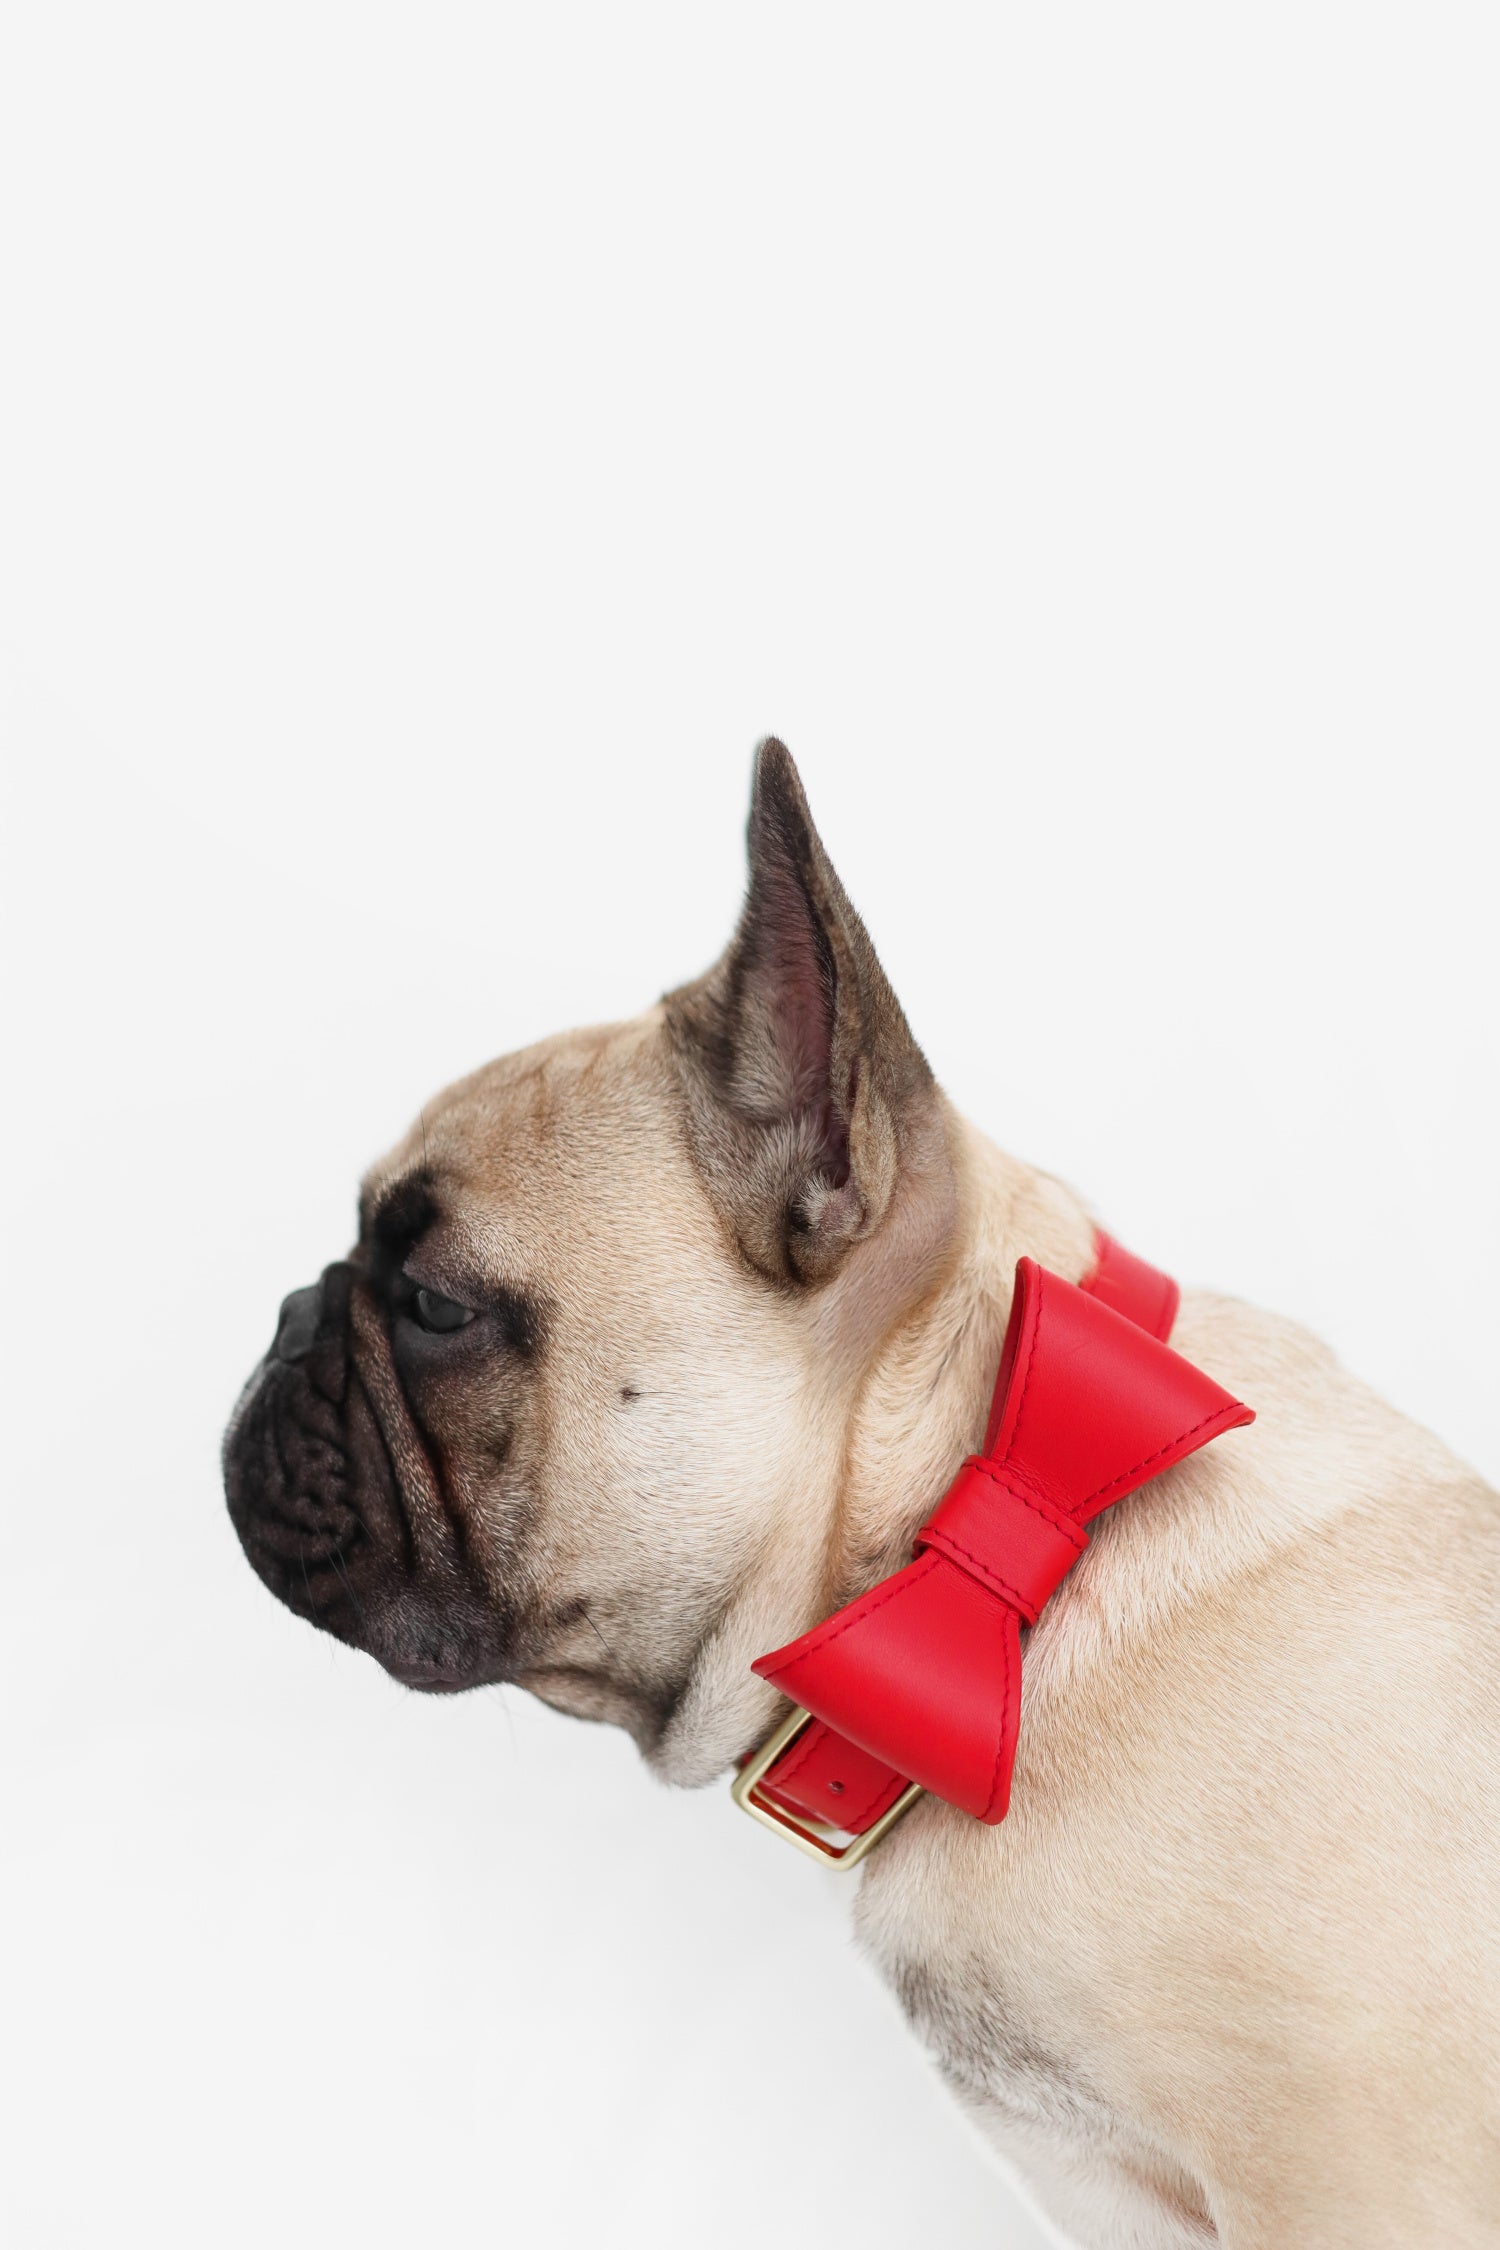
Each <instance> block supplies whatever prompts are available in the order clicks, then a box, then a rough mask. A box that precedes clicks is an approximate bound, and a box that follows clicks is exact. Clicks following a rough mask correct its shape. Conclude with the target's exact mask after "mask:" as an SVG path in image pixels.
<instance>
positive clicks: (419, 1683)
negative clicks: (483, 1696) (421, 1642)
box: [379, 1656, 493, 1695]
mask: <svg viewBox="0 0 1500 2250" xmlns="http://www.w3.org/2000/svg"><path fill="white" fill-rule="evenodd" d="M379 1661H380V1663H381V1664H382V1665H383V1666H384V1667H385V1669H386V1671H387V1672H389V1673H390V1675H391V1678H392V1679H393V1680H399V1681H400V1682H401V1685H402V1686H403V1687H409V1688H415V1689H416V1690H417V1692H418V1694H420V1695H464V1694H466V1693H467V1692H468V1690H469V1689H470V1688H475V1687H483V1686H485V1685H486V1682H485V1681H483V1680H479V1679H475V1678H474V1677H473V1676H472V1675H470V1674H465V1673H461V1672H452V1671H448V1670H446V1669H445V1668H444V1667H443V1666H441V1665H438V1664H412V1663H408V1662H405V1661H397V1660H396V1659H393V1658H391V1657H388V1656H383V1657H381V1658H380V1659H379ZM490 1684H493V1683H490Z"/></svg>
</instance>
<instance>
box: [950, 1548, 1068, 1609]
mask: <svg viewBox="0 0 1500 2250" xmlns="http://www.w3.org/2000/svg"><path fill="white" fill-rule="evenodd" d="M932 1541H933V1544H934V1546H936V1547H938V1548H940V1549H941V1550H942V1551H943V1552H944V1553H946V1552H947V1551H948V1550H950V1549H951V1550H952V1552H953V1554H954V1555H955V1556H958V1555H962V1556H963V1558H964V1560H963V1562H962V1563H960V1565H959V1568H960V1569H961V1570H962V1569H968V1570H969V1571H970V1573H971V1575H972V1576H974V1577H976V1578H982V1579H983V1580H984V1582H985V1584H986V1585H988V1586H991V1587H993V1589H994V1590H995V1592H996V1593H999V1594H1003V1595H1004V1596H1005V1598H1006V1600H1007V1601H1008V1602H1013V1603H1014V1604H1015V1606H1016V1608H1017V1609H1019V1610H1024V1611H1025V1613H1026V1615H1027V1617H1028V1618H1030V1617H1032V1616H1034V1615H1035V1613H1036V1610H1037V1608H1038V1606H1039V1605H1038V1604H1037V1603H1036V1602H1035V1601H1033V1599H1032V1597H1031V1595H1030V1594H1023V1593H1021V1592H1020V1591H1019V1589H1018V1588H1017V1587H1015V1586H1012V1585H1009V1584H1008V1583H1007V1582H1006V1580H1005V1579H1003V1578H1002V1577H1001V1576H1000V1573H999V1572H998V1571H997V1570H992V1569H991V1568H990V1566H989V1564H988V1563H987V1562H986V1561H985V1560H984V1559H983V1557H982V1556H980V1555H976V1554H973V1553H971V1551H970V1550H969V1549H968V1548H967V1547H961V1546H960V1545H959V1543H958V1541H957V1540H956V1539H953V1538H950V1536H949V1534H948V1533H947V1532H946V1531H935V1532H933V1534H932ZM1077 1560H1078V1557H1077V1555H1076V1554H1075V1556H1074V1557H1073V1561H1074V1562H1076V1561H1077ZM1071 1567H1072V1565H1071V1564H1070V1565H1069V1568H1070V1569H1071Z"/></svg>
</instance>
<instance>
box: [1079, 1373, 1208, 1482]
mask: <svg viewBox="0 0 1500 2250" xmlns="http://www.w3.org/2000/svg"><path fill="white" fill-rule="evenodd" d="M1238 1405H1239V1401H1238V1399H1234V1400H1232V1401H1231V1403H1230V1405H1229V1406H1228V1407H1223V1406H1216V1407H1215V1408H1214V1410H1213V1412H1212V1414H1205V1415H1204V1417H1203V1419H1202V1421H1201V1422H1195V1423H1194V1424H1193V1426H1192V1428H1191V1429H1190V1430H1184V1431H1183V1432H1182V1434H1181V1436H1180V1437H1174V1438H1169V1439H1168V1441H1167V1443H1166V1444H1165V1445H1161V1446H1158V1447H1157V1449H1156V1451H1155V1452H1154V1453H1148V1454H1147V1456H1146V1458H1145V1460H1144V1461H1137V1462H1136V1464H1135V1466H1134V1468H1131V1469H1121V1471H1120V1473H1119V1475H1118V1476H1113V1477H1110V1478H1109V1479H1108V1480H1107V1482H1106V1483H1104V1484H1101V1485H1100V1487H1099V1490H1098V1492H1091V1493H1090V1494H1089V1496H1088V1499H1087V1500H1084V1501H1081V1502H1080V1503H1079V1505H1080V1506H1081V1507H1084V1508H1087V1507H1089V1506H1091V1505H1092V1503H1093V1502H1094V1501H1095V1500H1097V1499H1099V1498H1100V1496H1101V1495H1102V1494H1104V1493H1106V1492H1109V1491H1112V1490H1113V1488H1114V1487H1115V1486H1116V1485H1117V1484H1128V1483H1129V1482H1130V1479H1131V1478H1132V1477H1134V1476H1139V1475H1140V1472H1141V1471H1142V1469H1149V1468H1150V1466H1151V1464H1152V1462H1153V1461H1160V1460H1161V1459H1162V1457H1163V1455H1165V1454H1168V1453H1170V1452H1172V1451H1173V1449H1174V1448H1175V1447H1177V1446H1179V1445H1185V1444H1186V1443H1187V1441H1188V1439H1189V1438H1190V1437H1196V1436H1197V1435H1198V1432H1199V1431H1200V1430H1206V1429H1207V1428H1208V1425H1209V1423H1210V1422H1217V1421H1218V1420H1219V1419H1220V1417H1221V1416H1222V1415H1224V1414H1226V1413H1229V1412H1232V1411H1233V1409H1234V1408H1235V1407H1237V1406H1238Z"/></svg>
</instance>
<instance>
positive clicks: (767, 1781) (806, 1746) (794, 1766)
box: [762, 1719, 828, 1789]
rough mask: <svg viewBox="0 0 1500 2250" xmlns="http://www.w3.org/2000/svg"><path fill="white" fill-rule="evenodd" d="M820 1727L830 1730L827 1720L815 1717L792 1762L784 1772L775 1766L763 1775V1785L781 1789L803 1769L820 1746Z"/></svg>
mask: <svg viewBox="0 0 1500 2250" xmlns="http://www.w3.org/2000/svg"><path fill="white" fill-rule="evenodd" d="M820 1727H821V1728H823V1731H824V1733H825V1734H826V1733H827V1731H828V1730H827V1725H826V1722H825V1721H824V1720H822V1719H815V1720H814V1721H813V1724H812V1725H811V1726H810V1727H809V1728H808V1730H807V1740H806V1741H805V1742H803V1743H801V1744H800V1745H799V1746H798V1750H797V1754H796V1756H795V1757H794V1758H793V1760H792V1762H791V1764H790V1765H789V1766H787V1767H786V1769H785V1771H784V1772H781V1773H778V1772H777V1770H776V1768H775V1766H773V1767H772V1768H771V1770H770V1772H769V1773H768V1774H766V1775H765V1776H764V1777H763V1781H762V1787H764V1788H766V1789H781V1788H783V1787H784V1786H785V1784H786V1783H787V1782H789V1781H790V1780H791V1778H792V1776H793V1774H795V1773H800V1772H801V1771H802V1768H803V1767H804V1766H805V1765H806V1764H807V1761H808V1759H809V1758H810V1757H811V1756H812V1754H813V1752H814V1751H815V1750H816V1749H817V1747H818V1729H819V1728H820Z"/></svg>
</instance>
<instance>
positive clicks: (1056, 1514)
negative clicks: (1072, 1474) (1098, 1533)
mask: <svg viewBox="0 0 1500 2250" xmlns="http://www.w3.org/2000/svg"><path fill="white" fill-rule="evenodd" d="M1016 1419H1017V1420H1018V1421H1019V1420H1020V1416H1019V1415H1018V1416H1017V1417H1016ZM966 1465H967V1466H968V1467H969V1468H971V1469H977V1470H978V1472H979V1474H980V1475H981V1476H985V1477H988V1478H989V1479H990V1482H991V1483H992V1484H997V1485H998V1486H999V1487H1000V1490H1001V1491H1002V1492H1003V1493H1005V1494H1006V1495H1007V1496H1008V1497H1009V1498H1010V1499H1012V1500H1017V1501H1019V1502H1020V1504H1021V1506H1022V1507H1023V1508H1029V1509H1030V1510H1031V1512H1032V1514H1033V1515H1034V1516H1040V1517H1041V1519H1042V1521H1043V1523H1047V1524H1050V1525H1051V1526H1052V1529H1053V1530H1054V1531H1058V1532H1061V1533H1062V1535H1063V1537H1064V1538H1066V1537H1067V1536H1068V1535H1069V1534H1070V1533H1072V1534H1073V1535H1074V1536H1076V1537H1077V1539H1078V1542H1079V1545H1078V1552H1079V1554H1080V1555H1081V1554H1082V1553H1083V1550H1084V1548H1085V1547H1086V1546H1087V1545H1088V1541H1087V1539H1085V1538H1084V1535H1083V1533H1082V1532H1081V1531H1079V1530H1078V1528H1077V1526H1076V1525H1075V1524H1074V1523H1073V1522H1072V1521H1071V1520H1070V1518H1069V1517H1067V1516H1065V1515H1064V1514H1063V1512H1062V1510H1061V1509H1060V1508H1056V1509H1054V1508H1051V1507H1044V1506H1040V1505H1039V1504H1038V1503H1037V1501H1035V1500H1029V1499H1028V1498H1027V1496H1026V1494H1025V1493H1024V1492H1021V1491H1017V1489H1016V1487H1015V1486H1014V1485H1013V1484H1012V1483H1011V1481H1010V1480H1011V1478H1012V1477H1017V1478H1019V1477H1020V1476H1021V1475H1022V1473H1023V1472H1022V1471H1020V1470H1019V1469H1013V1468H1010V1467H1009V1466H1008V1465H1007V1467H1006V1470H1005V1474H1004V1476H1002V1475H1001V1474H1000V1471H999V1468H998V1466H997V1465H996V1464H995V1463H994V1462H993V1461H982V1460H979V1459H978V1458H975V1459H974V1460H972V1461H970V1462H968V1463H967V1464H966ZM1130 1473H1131V1472H1130V1471H1129V1470H1128V1469H1127V1470H1126V1471H1125V1474H1126V1475H1127V1476H1129V1475H1130ZM1100 1489H1101V1490H1102V1489H1103V1487H1102V1486H1101V1488H1100ZM1091 1497H1092V1495H1091ZM1087 1505H1088V1502H1087V1501H1085V1502H1084V1506H1085V1507H1087ZM934 1520H935V1519H934Z"/></svg>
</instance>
